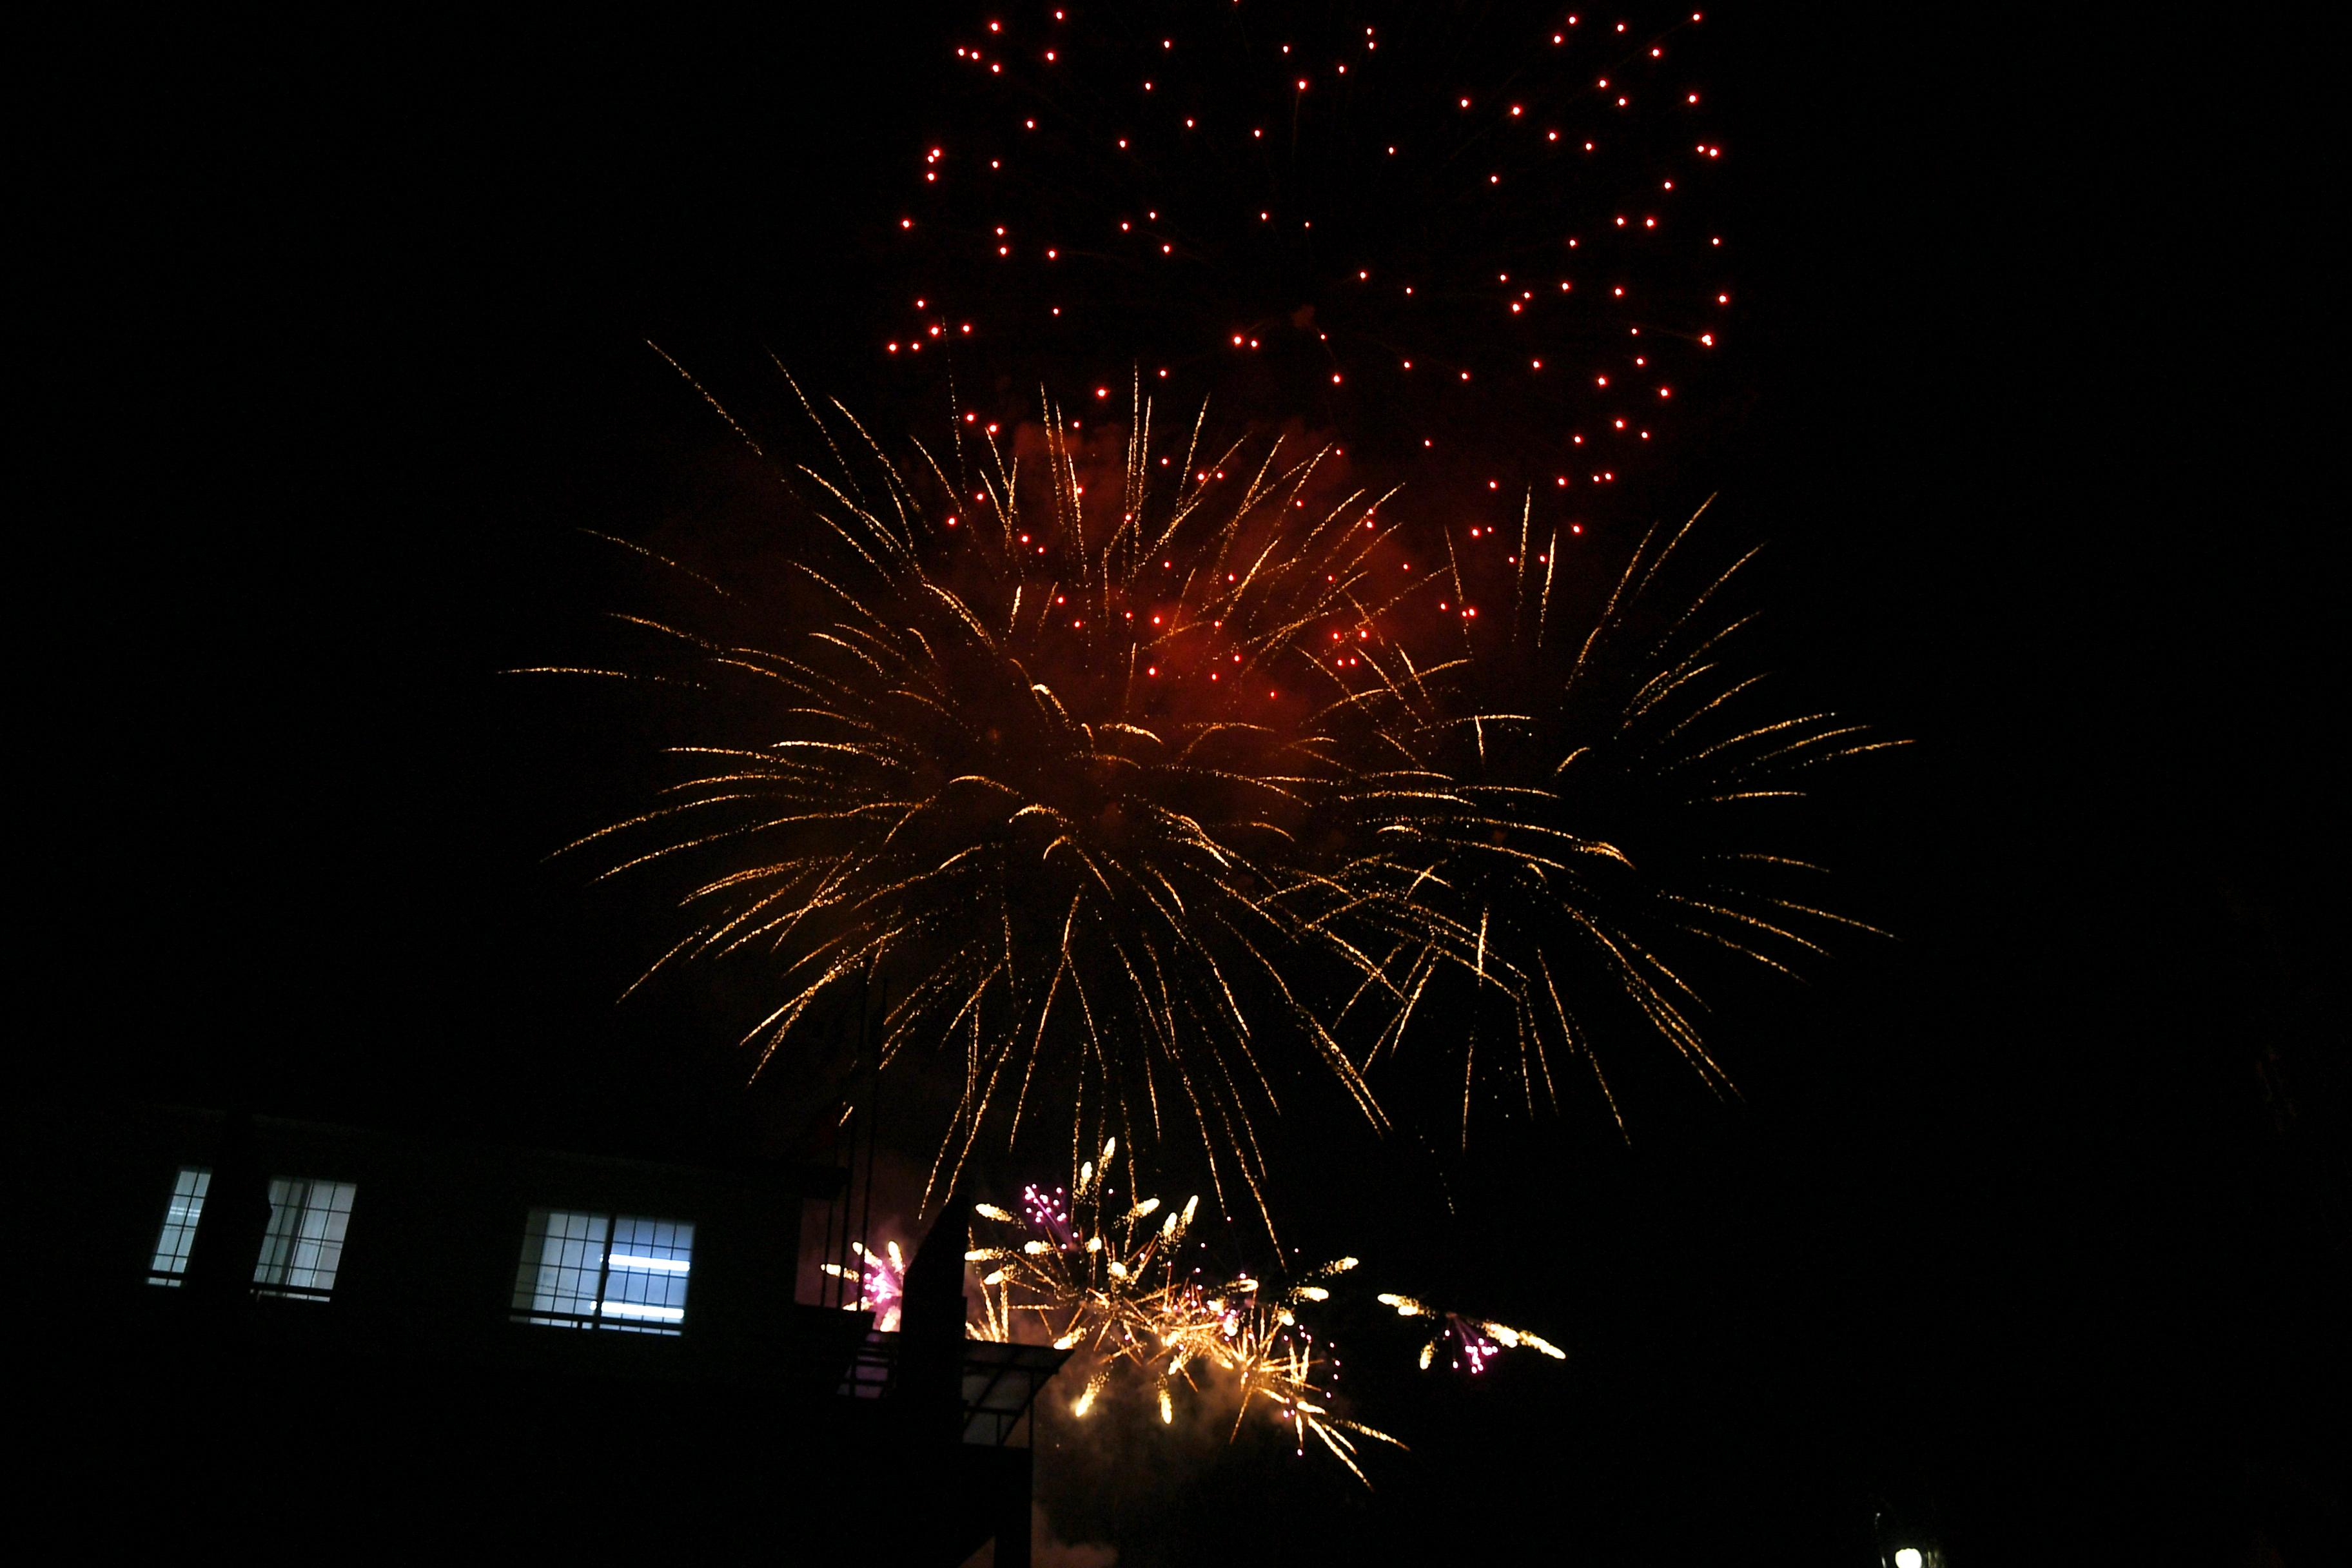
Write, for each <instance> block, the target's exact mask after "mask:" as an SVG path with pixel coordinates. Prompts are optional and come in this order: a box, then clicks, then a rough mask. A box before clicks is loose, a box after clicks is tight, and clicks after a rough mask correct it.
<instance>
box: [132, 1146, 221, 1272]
mask: <svg viewBox="0 0 2352 1568" xmlns="http://www.w3.org/2000/svg"><path fill="white" fill-rule="evenodd" d="M212 1184H213V1173H211V1172H210V1171H207V1170H205V1168H204V1167H203V1166H201V1165H183V1166H181V1167H180V1174H179V1176H178V1178H177V1179H175V1180H174V1181H173V1183H172V1201H171V1204H170V1205H168V1206H167V1207H166V1208H165V1209H164V1210H163V1233H162V1234H161V1235H159V1236H157V1237H155V1260H154V1261H153V1262H152V1263H150V1264H149V1265H148V1266H147V1283H148V1284H150V1285H171V1286H177V1285H178V1284H179V1283H180V1281H181V1279H182V1278H183V1277H184V1276H185V1275H186V1273H187V1272H188V1248H189V1247H193V1246H194V1245H195V1240H196V1221H198V1220H199V1219H202V1218H203V1217H204V1213H205V1193H206V1192H207V1191H209V1190H210V1189H211V1187H212Z"/></svg>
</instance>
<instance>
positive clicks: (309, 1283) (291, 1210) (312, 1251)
mask: <svg viewBox="0 0 2352 1568" xmlns="http://www.w3.org/2000/svg"><path fill="white" fill-rule="evenodd" d="M358 1194H359V1188H358V1187H356V1186H354V1185H353V1184H351V1183H349V1182H323V1181H318V1180H315V1179H313V1178H310V1177H293V1176H280V1177H278V1178H277V1179H276V1180H274V1181H272V1182H271V1183H270V1184H269V1228H268V1231H266V1232H264V1233H263V1235H262V1238H261V1258H260V1260H259V1261H258V1262H257V1263H256V1264H255V1265H254V1266H253V1282H254V1284H256V1285H257V1286H258V1287H260V1289H261V1293H262V1294H263V1295H265V1296H291V1297H294V1298H296V1299H298V1300H311V1301H323V1300H326V1298H327V1293H328V1292H329V1291H331V1290H332V1289H334V1288H335V1270H336V1269H337V1268H338V1267H340V1266H341V1263H342V1258H343V1232H344V1230H345V1229H346V1228H347V1227H348V1226H350V1224H351V1219H352V1200H353V1199H354V1198H355V1197H357V1196H358Z"/></svg>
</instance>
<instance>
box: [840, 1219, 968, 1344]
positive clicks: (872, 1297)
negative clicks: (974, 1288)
mask: <svg viewBox="0 0 2352 1568" xmlns="http://www.w3.org/2000/svg"><path fill="white" fill-rule="evenodd" d="M849 1250H850V1251H851V1252H853V1253H855V1254H856V1256H857V1258H858V1267H857V1268H845V1267H844V1266H842V1265H841V1264H838V1263H824V1264H820V1265H818V1267H819V1268H822V1269H823V1270H824V1272H825V1273H827V1274H830V1275H832V1276H833V1277H834V1278H835V1279H848V1280H854V1281H855V1282H856V1286H857V1292H856V1296H855V1297H854V1298H853V1299H852V1300H847V1301H844V1302H843V1303H842V1304H841V1305H842V1310H845V1311H850V1312H871V1313H872V1314H873V1315H874V1326H875V1327H876V1328H877V1329H879V1330H881V1331H883V1332H885V1333H892V1332H895V1331H897V1330H898V1307H899V1303H900V1302H901V1301H903V1300H905V1299H906V1295H907V1258H906V1255H905V1254H904V1253H902V1252H901V1251H899V1249H898V1243H897V1242H895V1241H891V1242H885V1243H884V1244H883V1247H882V1250H881V1251H879V1252H876V1251H873V1250H871V1249H870V1248H868V1247H866V1244H865V1243H864V1242H862V1241H853V1242H851V1243H850V1244H849ZM983 1337H987V1336H983ZM994 1337H996V1338H1000V1339H1001V1338H1003V1335H997V1336H994Z"/></svg>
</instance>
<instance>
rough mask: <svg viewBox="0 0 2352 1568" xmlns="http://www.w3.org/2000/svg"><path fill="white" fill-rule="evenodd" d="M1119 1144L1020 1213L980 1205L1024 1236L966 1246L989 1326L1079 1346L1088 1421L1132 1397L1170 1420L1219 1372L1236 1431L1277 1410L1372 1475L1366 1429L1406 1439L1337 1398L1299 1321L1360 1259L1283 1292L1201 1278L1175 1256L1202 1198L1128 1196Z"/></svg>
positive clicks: (1080, 1400)
mask: <svg viewBox="0 0 2352 1568" xmlns="http://www.w3.org/2000/svg"><path fill="white" fill-rule="evenodd" d="M1117 1153H1118V1146H1117V1144H1116V1143H1111V1144H1107V1145H1106V1146H1105V1147H1104V1149H1103V1151H1102V1152H1101V1154H1100V1156H1099V1157H1098V1159H1097V1160H1090V1161H1088V1162H1087V1163H1085V1164H1084V1165H1083V1166H1082V1167H1081V1168H1080V1173H1079V1177H1078V1183H1077V1185H1076V1188H1075V1189H1072V1190H1069V1191H1065V1190H1063V1189H1060V1188H1053V1189H1046V1188H1044V1187H1041V1186H1038V1185H1035V1184H1033V1185H1031V1186H1030V1187H1029V1188H1028V1189H1027V1190H1026V1191H1025V1192H1024V1194H1023V1203H1022V1207H1023V1210H1024V1217H1023V1218H1018V1219H1016V1218H1015V1217H1014V1216H1013V1215H1011V1214H1009V1213H1007V1212H1006V1211H1005V1210H1003V1209H1000V1208H995V1207H993V1206H992V1205H980V1206H979V1207H978V1208H977V1209H976V1210H975V1212H976V1213H977V1214H978V1215H980V1216H981V1217H982V1218H983V1219H988V1220H992V1221H994V1222H996V1223H997V1224H998V1225H999V1226H1004V1227H1007V1228H1009V1229H1011V1230H1012V1231H1013V1233H1014V1237H1015V1239H1013V1240H1008V1241H1006V1242H1004V1243H1003V1244H1000V1245H997V1246H992V1247H974V1248H973V1249H972V1250H971V1253H970V1254H969V1255H968V1258H969V1261H971V1262H972V1263H974V1264H976V1265H980V1266H982V1267H985V1268H988V1269H989V1272H988V1273H987V1274H986V1275H984V1276H983V1278H982V1299H983V1307H982V1317H983V1321H984V1322H985V1323H986V1325H987V1326H988V1329H989V1331H991V1332H995V1331H997V1330H998V1329H999V1328H1000V1327H1002V1328H1003V1329H1004V1330H1005V1331H1007V1332H1008V1333H1009V1332H1010V1331H1011V1325H1013V1323H1015V1322H1019V1321H1033V1322H1034V1323H1036V1324H1038V1325H1040V1326H1041V1328H1042V1331H1044V1332H1045V1333H1046V1334H1048V1335H1050V1336H1051V1337H1052V1342H1053V1343H1054V1344H1055V1347H1056V1348H1058V1349H1064V1350H1073V1351H1076V1352H1079V1355H1080V1356H1081V1358H1082V1363H1081V1364H1082V1365H1083V1366H1085V1367H1086V1368H1087V1371H1086V1374H1085V1379H1084V1382H1083V1384H1081V1386H1080V1389H1079V1392H1078V1393H1077V1394H1076V1395H1075V1396H1074V1397H1073V1398H1072V1399H1071V1401H1070V1405H1069V1409H1070V1413H1071V1414H1072V1415H1074V1416H1076V1417H1077V1418H1079V1419H1082V1420H1083V1419H1085V1418H1086V1417H1087V1416H1088V1415H1091V1414H1092V1413H1093V1412H1094V1410H1095V1408H1096V1407H1097V1405H1099V1404H1100V1403H1101V1402H1102V1401H1103V1400H1104V1399H1106V1398H1110V1397H1120V1396H1127V1397H1132V1398H1136V1399H1139V1400H1141V1401H1143V1402H1145V1403H1146V1404H1147V1405H1150V1406H1151V1407H1155V1408H1156V1409H1157V1410H1158V1412H1159V1415H1160V1421H1161V1423H1162V1424H1163V1425H1173V1424H1174V1421H1175V1419H1176V1406H1177V1402H1178V1399H1179V1398H1180V1396H1187V1395H1191V1394H1199V1393H1201V1392H1202V1388H1203V1384H1202V1379H1210V1380H1213V1381H1215V1382H1217V1383H1218V1384H1221V1391H1222V1392H1223V1394H1224V1395H1225V1396H1226V1397H1229V1398H1231V1399H1232V1400H1233V1401H1234V1420H1233V1427H1232V1435H1235V1436H1237V1435H1238V1434H1239V1433H1240V1431H1241V1430H1242V1427H1243V1424H1244V1422H1246V1421H1248V1420H1250V1419H1251V1418H1252V1417H1253V1416H1254V1415H1255V1416H1258V1417H1260V1418H1263V1419H1271V1420H1274V1421H1276V1422H1278V1423H1281V1424H1283V1425H1284V1426H1286V1428H1287V1430H1288V1431H1289V1432H1290V1433H1291V1435H1292V1437H1293V1440H1294V1442H1295V1443H1296V1444H1297V1446H1298V1450H1299V1451H1300V1452H1301V1453H1303V1452H1304V1451H1305V1448H1306V1444H1307V1439H1308V1438H1309V1437H1312V1438H1314V1439H1315V1440H1316V1441H1317V1442H1318V1443H1319V1444H1321V1445H1322V1447H1324V1448H1325V1449H1327V1450H1328V1452H1329V1453H1331V1454H1332V1455H1333V1456H1334V1457H1335V1458H1338V1459H1339V1462H1340V1463H1341V1464H1343V1465H1345V1466H1346V1467H1347V1468H1348V1469H1349V1471H1350V1472H1351V1473H1352V1474H1354V1475H1355V1476H1356V1478H1357V1479H1359V1480H1365V1479H1366V1478H1365V1476H1364V1473H1363V1470H1362V1468H1361V1467H1360V1465H1359V1463H1358V1462H1357V1458H1358V1454H1359V1449H1358V1447H1357V1439H1358V1438H1370V1439H1371V1440H1374V1441H1377V1442H1381V1443H1388V1444H1391V1445H1393V1446H1395V1447H1403V1445H1402V1443H1399V1442H1398V1441H1397V1439H1396V1438H1394V1437H1392V1436H1389V1435H1388V1434H1387V1433H1384V1432H1381V1431H1379V1430H1377V1429H1375V1428H1373V1427H1370V1426H1365V1425H1363V1424H1362V1423H1360V1422H1358V1421H1355V1420H1353V1419H1351V1418H1349V1417H1348V1416H1345V1415H1340V1414H1339V1413H1338V1412H1337V1411H1336V1410H1335V1409H1334V1408H1333V1407H1332V1402H1331V1394H1330V1392H1329V1389H1328V1386H1327V1384H1328V1372H1329V1369H1328V1364H1327V1363H1326V1361H1325V1359H1324V1357H1323V1355H1322V1353H1321V1352H1320V1351H1319V1349H1318V1346H1317V1343H1316V1342H1315V1339H1314V1336H1313V1335H1312V1334H1311V1333H1310V1332H1309V1331H1307V1329H1305V1328H1304V1327H1303V1326H1302V1325H1301V1323H1300V1321H1299V1318H1298V1314H1299V1311H1300V1310H1301V1309H1303V1308H1306V1307H1307V1306H1309V1305H1311V1304H1314V1303H1317V1302H1320V1301H1323V1300H1328V1298H1329V1296H1330V1290H1329V1288H1328V1285H1327V1284H1326V1283H1325V1282H1326V1281H1328V1280H1329V1279H1334V1278H1336V1277H1338V1276H1339V1275H1341V1274H1344V1273H1346V1272H1348V1271H1349V1270H1350V1269H1352V1268H1355V1267H1356V1260H1355V1259H1354V1258H1338V1259H1335V1260H1333V1261H1331V1262H1329V1263H1327V1264H1325V1265H1323V1266H1322V1267H1320V1268H1316V1269H1312V1270H1310V1271H1308V1272H1307V1273H1306V1274H1304V1275H1301V1276H1299V1277H1298V1278H1297V1279H1294V1280H1293V1281H1291V1282H1290V1283H1289V1284H1288V1285H1287V1286H1286V1287H1284V1288H1282V1289H1267V1288H1266V1286H1265V1282H1264V1281H1262V1280H1260V1279H1256V1278H1254V1277H1252V1276H1250V1275H1240V1276H1236V1277H1234V1278H1231V1279H1223V1280H1221V1281H1215V1282H1212V1281H1208V1280H1204V1279H1202V1278H1201V1277H1200V1275H1199V1274H1198V1273H1197V1271H1187V1270H1184V1269H1181V1268H1180V1267H1179V1264H1178V1254H1179V1252H1180V1250H1181V1248H1182V1247H1183V1244H1184V1239H1185V1237H1186V1235H1187V1233H1188V1232H1189V1230H1190V1228H1191V1226H1192V1219H1193V1215H1194V1214H1195V1212H1196V1210H1197V1207H1198V1204H1199V1199H1198V1198H1197V1197H1196V1198H1194V1199H1192V1200H1191V1201H1189V1202H1187V1203H1186V1204H1185V1205H1184V1206H1183V1207H1182V1208H1181V1209H1177V1210H1165V1209H1163V1205H1161V1203H1160V1200H1159V1199H1157V1198H1142V1199H1139V1200H1137V1201H1133V1202H1130V1203H1128V1204H1126V1205H1123V1206H1122V1205H1118V1204H1117V1203H1116V1202H1114V1201H1112V1200H1111V1199H1110V1190H1111V1184H1110V1180H1109V1177H1110V1172H1111V1168H1112V1162H1113V1160H1114V1158H1115V1157H1116V1155H1117ZM1367 1484H1369V1482H1367Z"/></svg>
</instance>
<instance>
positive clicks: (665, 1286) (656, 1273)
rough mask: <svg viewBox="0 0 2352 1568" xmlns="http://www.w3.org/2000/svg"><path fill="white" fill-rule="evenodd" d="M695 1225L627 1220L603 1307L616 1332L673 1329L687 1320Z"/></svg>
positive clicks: (616, 1241)
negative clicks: (687, 1297) (688, 1276)
mask: <svg viewBox="0 0 2352 1568" xmlns="http://www.w3.org/2000/svg"><path fill="white" fill-rule="evenodd" d="M693 1253H694V1226H692V1225H691V1224H689V1223H687V1222H685V1221H682V1220H667V1219H638V1218H632V1217H631V1216H629V1215H622V1216H621V1218H620V1220H619V1221H618V1222H617V1223H616V1224H615V1225H614V1231H613V1260H612V1268H611V1270H610V1272H609V1273H608V1274H607V1276H606V1278H605V1281H604V1301H603V1303H602V1305H601V1307H600V1308H599V1310H600V1311H601V1312H602V1313H603V1314H604V1318H605V1319H606V1320H607V1321H608V1322H610V1323H611V1325H612V1326H613V1327H614V1328H622V1327H639V1328H651V1329H660V1328H671V1329H675V1328H676V1327H677V1325H678V1324H680V1323H682V1322H684V1321H686V1277H687V1273H688V1269H689V1268H691V1267H692V1259H693Z"/></svg>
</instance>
